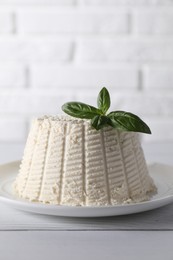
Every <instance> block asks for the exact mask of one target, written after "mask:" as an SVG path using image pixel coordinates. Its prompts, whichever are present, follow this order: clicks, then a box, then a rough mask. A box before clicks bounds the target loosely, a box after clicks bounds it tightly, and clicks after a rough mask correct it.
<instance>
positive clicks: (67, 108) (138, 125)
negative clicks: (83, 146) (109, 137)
mask: <svg viewBox="0 0 173 260" xmlns="http://www.w3.org/2000/svg"><path fill="white" fill-rule="evenodd" d="M97 105H98V108H96V107H93V106H90V105H88V104H84V103H81V102H68V103H65V104H64V105H63V106H62V110H63V111H64V112H65V113H66V114H68V115H70V116H73V117H77V118H85V119H91V125H92V127H94V128H95V129H96V130H100V129H102V128H103V127H106V126H112V127H113V128H116V129H119V130H124V131H132V132H141V133H146V134H151V130H150V128H149V127H148V125H147V124H146V123H145V122H144V121H142V120H141V119H140V118H139V117H138V116H136V115H134V114H132V113H130V112H125V111H113V112H111V113H109V114H106V113H107V111H108V109H109V108H110V105H111V101H110V95H109V92H108V90H107V89H106V88H102V89H101V91H100V93H99V95H98V98H97Z"/></svg>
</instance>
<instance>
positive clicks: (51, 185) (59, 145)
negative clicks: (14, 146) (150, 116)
mask: <svg viewBox="0 0 173 260" xmlns="http://www.w3.org/2000/svg"><path fill="white" fill-rule="evenodd" d="M13 187H14V192H15V194H17V195H18V196H19V197H21V198H24V199H28V200H30V201H39V202H43V203H51V204H57V205H73V206H105V205H116V204H123V203H134V202H140V201H145V200H148V199H149V198H150V197H151V196H152V195H153V194H154V193H155V192H156V187H155V185H154V183H153V180H152V179H151V177H150V176H149V174H148V170H147V165H146V162H145V158H144V154H143V150H142V148H141V144H140V140H139V137H138V134H137V133H133V132H123V131H118V130H116V129H113V128H111V127H105V128H103V129H102V130H99V131H97V130H95V129H93V128H92V127H91V126H90V122H89V121H88V120H82V119H73V118H71V117H66V116H55V117H53V116H52V117H51V116H49V117H48V116H44V117H42V118H38V119H35V120H33V122H32V126H31V130H30V133H29V136H28V139H27V143H26V146H25V151H24V156H23V159H22V162H21V165H20V171H19V174H18V176H17V178H16V180H15V183H14V185H13Z"/></svg>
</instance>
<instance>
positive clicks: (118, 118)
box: [107, 111, 151, 134]
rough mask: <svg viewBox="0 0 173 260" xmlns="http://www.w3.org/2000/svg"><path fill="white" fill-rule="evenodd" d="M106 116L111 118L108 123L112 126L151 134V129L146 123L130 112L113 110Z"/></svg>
mask: <svg viewBox="0 0 173 260" xmlns="http://www.w3.org/2000/svg"><path fill="white" fill-rule="evenodd" d="M107 116H108V117H109V118H110V119H111V122H108V123H109V124H110V125H111V126H113V127H114V128H119V129H122V130H126V131H133V132H141V133H146V134H151V130H150V128H149V127H148V125H147V124H146V123H145V122H144V121H142V120H141V119H140V118H139V117H138V116H136V115H134V114H132V113H129V112H124V111H113V112H111V113H110V114H108V115H107Z"/></svg>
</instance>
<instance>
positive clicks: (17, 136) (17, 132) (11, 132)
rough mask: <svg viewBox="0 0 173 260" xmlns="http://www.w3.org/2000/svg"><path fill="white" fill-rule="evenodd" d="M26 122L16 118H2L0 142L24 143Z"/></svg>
mask: <svg viewBox="0 0 173 260" xmlns="http://www.w3.org/2000/svg"><path fill="white" fill-rule="evenodd" d="M25 135H26V122H25V120H23V119H18V118H16V117H2V116H1V120H0V141H3V142H13V141H15V142H22V141H25Z"/></svg>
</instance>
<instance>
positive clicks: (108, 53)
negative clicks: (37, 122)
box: [0, 0, 173, 142]
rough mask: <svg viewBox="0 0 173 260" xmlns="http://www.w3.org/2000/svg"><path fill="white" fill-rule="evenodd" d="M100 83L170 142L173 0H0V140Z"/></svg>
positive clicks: (85, 97)
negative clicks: (34, 118) (36, 117)
mask: <svg viewBox="0 0 173 260" xmlns="http://www.w3.org/2000/svg"><path fill="white" fill-rule="evenodd" d="M103 86H106V87H107V88H108V89H109V90H110V92H111V95H112V109H124V110H127V111H131V112H134V113H136V114H138V115H139V116H141V117H142V118H143V119H144V120H145V121H146V122H148V124H149V125H150V126H151V130H152V132H153V135H152V136H148V135H146V136H145V138H144V140H145V141H150V142H152V141H158V140H163V141H164V140H165V139H166V140H173V131H172V128H173V0H0V118H1V121H0V142H2V141H3V142H24V140H25V138H26V136H27V132H28V125H29V123H30V120H31V119H32V118H33V117H35V116H38V115H42V114H57V113H61V105H62V104H63V103H64V102H67V101H69V100H81V101H83V102H87V103H91V104H92V105H95V104H96V96H97V93H98V91H99V90H100V88H101V87H103ZM165 133H166V135H165Z"/></svg>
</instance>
